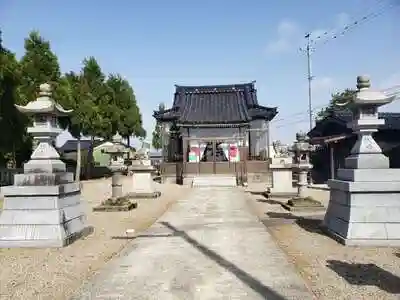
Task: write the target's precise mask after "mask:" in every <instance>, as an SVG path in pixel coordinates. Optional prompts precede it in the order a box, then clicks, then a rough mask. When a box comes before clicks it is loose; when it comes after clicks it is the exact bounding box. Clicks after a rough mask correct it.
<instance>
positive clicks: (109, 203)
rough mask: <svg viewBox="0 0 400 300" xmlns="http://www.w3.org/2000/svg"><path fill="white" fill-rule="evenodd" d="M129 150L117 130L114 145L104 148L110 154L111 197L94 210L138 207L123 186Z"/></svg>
mask: <svg viewBox="0 0 400 300" xmlns="http://www.w3.org/2000/svg"><path fill="white" fill-rule="evenodd" d="M128 151H129V150H128V149H126V147H125V146H124V145H123V144H122V137H121V135H119V133H118V132H117V133H116V134H115V135H114V136H113V138H112V145H110V146H108V147H107V148H105V149H104V152H105V153H107V154H109V155H110V165H109V169H110V171H111V174H112V175H111V197H110V198H109V199H107V200H105V201H104V202H102V203H101V205H99V206H97V207H94V208H93V211H128V210H132V209H134V208H136V207H137V203H136V201H133V200H132V199H131V197H130V196H128V195H124V191H123V186H122V176H123V175H122V172H123V171H124V170H126V169H127V166H125V165H124V154H125V153H127V152H128Z"/></svg>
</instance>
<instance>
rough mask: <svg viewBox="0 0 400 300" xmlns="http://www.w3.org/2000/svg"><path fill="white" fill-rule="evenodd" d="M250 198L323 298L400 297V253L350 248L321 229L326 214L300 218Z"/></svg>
mask: <svg viewBox="0 0 400 300" xmlns="http://www.w3.org/2000/svg"><path fill="white" fill-rule="evenodd" d="M320 193H321V192H320V191H318V192H315V193H314V195H313V196H314V197H316V198H318V196H317V194H320ZM326 193H329V192H326ZM320 196H323V195H320ZM324 198H325V199H327V197H326V195H325V196H324ZM250 199H251V200H250V202H251V204H252V207H253V209H254V211H255V212H257V214H258V216H259V217H260V219H262V220H263V222H264V223H265V225H266V226H267V228H268V230H269V232H270V233H271V234H272V236H273V237H274V238H275V239H276V241H277V242H278V244H279V246H280V247H281V248H282V249H283V250H284V251H285V253H286V254H287V255H288V257H289V259H290V261H291V262H293V263H294V265H295V266H296V267H297V269H298V270H299V272H300V274H301V275H302V276H303V278H304V279H305V280H306V281H307V282H308V285H309V286H310V288H311V289H312V291H313V292H314V294H316V295H317V297H318V299H324V300H325V299H326V300H330V299H332V300H336V299H349V300H353V299H357V300H358V299H360V300H361V299H368V300H369V299H381V300H385V299H388V300H389V299H400V249H398V248H373V247H370V248H360V247H345V246H342V245H341V244H338V243H337V242H335V241H334V240H332V239H331V238H329V237H327V236H325V235H324V234H323V232H322V231H321V229H320V222H321V219H322V216H323V214H324V212H322V215H321V213H320V214H319V215H316V214H303V216H302V217H299V216H294V215H291V214H289V213H288V212H287V211H286V210H284V209H283V208H281V206H280V205H279V203H276V204H273V201H272V202H271V201H266V199H265V198H264V197H262V196H255V195H253V196H250ZM274 200H278V202H279V201H283V199H274ZM268 202H269V203H268ZM325 202H326V201H323V203H325ZM271 203H272V204H271Z"/></svg>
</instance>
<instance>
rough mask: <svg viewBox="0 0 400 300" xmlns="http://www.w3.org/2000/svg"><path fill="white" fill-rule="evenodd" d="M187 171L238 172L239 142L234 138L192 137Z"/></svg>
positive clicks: (189, 144)
mask: <svg viewBox="0 0 400 300" xmlns="http://www.w3.org/2000/svg"><path fill="white" fill-rule="evenodd" d="M187 145H188V147H187V154H188V155H187V157H188V159H187V163H186V165H187V167H186V173H197V174H232V175H235V174H236V170H237V163H238V162H239V161H240V154H239V146H238V142H237V141H235V140H232V139H202V140H194V139H190V140H189V141H188V143H187Z"/></svg>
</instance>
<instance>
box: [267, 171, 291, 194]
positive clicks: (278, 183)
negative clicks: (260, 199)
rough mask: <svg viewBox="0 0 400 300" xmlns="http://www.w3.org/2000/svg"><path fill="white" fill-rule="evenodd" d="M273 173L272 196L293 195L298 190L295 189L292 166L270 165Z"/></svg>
mask: <svg viewBox="0 0 400 300" xmlns="http://www.w3.org/2000/svg"><path fill="white" fill-rule="evenodd" d="M269 168H270V170H271V171H272V188H271V189H270V192H271V194H293V193H296V188H294V187H293V172H292V166H291V165H270V167H269Z"/></svg>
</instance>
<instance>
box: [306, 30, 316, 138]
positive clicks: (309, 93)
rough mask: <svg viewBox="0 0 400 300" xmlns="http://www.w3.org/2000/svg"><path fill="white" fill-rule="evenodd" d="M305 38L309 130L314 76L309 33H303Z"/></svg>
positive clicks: (311, 126)
mask: <svg viewBox="0 0 400 300" xmlns="http://www.w3.org/2000/svg"><path fill="white" fill-rule="evenodd" d="M305 38H306V39H307V46H306V54H307V80H308V113H309V122H310V131H311V130H312V129H313V115H312V80H313V79H314V77H313V76H312V73H311V52H312V48H311V34H310V33H307V34H306V35H305Z"/></svg>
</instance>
